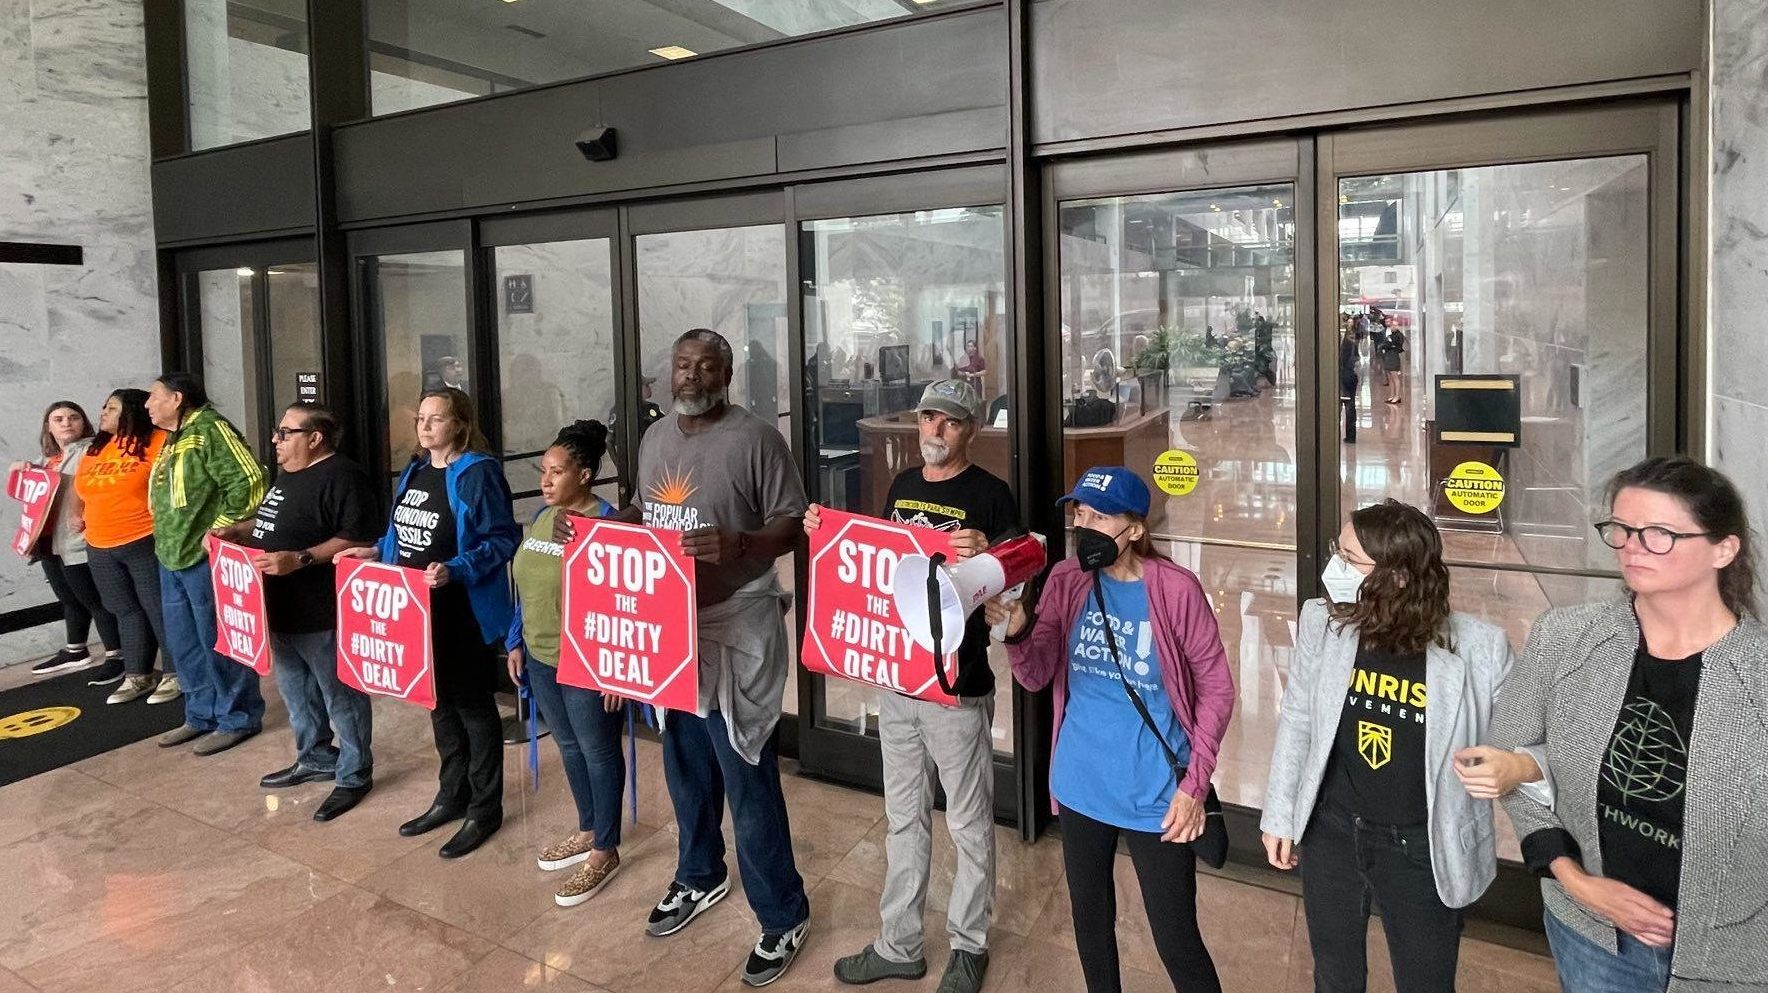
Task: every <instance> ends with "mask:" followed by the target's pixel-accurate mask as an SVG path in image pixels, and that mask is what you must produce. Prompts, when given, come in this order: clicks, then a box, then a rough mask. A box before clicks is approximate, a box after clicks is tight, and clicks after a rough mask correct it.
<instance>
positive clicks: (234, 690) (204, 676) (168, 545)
mask: <svg viewBox="0 0 1768 993" xmlns="http://www.w3.org/2000/svg"><path fill="white" fill-rule="evenodd" d="M146 403H147V412H148V415H149V416H150V417H151V418H153V423H154V426H155V427H158V428H160V429H161V430H164V431H167V432H169V433H170V436H169V437H168V438H167V439H166V443H165V446H164V447H163V448H161V450H160V454H159V457H158V458H156V459H155V460H154V463H153V470H152V472H151V474H150V476H149V483H148V502H149V505H150V507H151V508H152V510H153V547H154V554H155V556H157V557H158V558H159V562H160V597H161V600H162V603H163V607H164V610H165V623H166V652H167V653H168V654H169V655H171V656H172V657H173V658H175V659H176V660H177V661H176V663H175V664H176V667H177V675H176V677H175V678H176V679H177V680H178V686H179V688H180V689H181V690H183V692H184V724H183V726H182V727H176V728H173V729H172V730H170V731H167V732H166V733H165V734H163V735H160V738H159V743H160V746H161V747H162V748H171V747H173V746H175V745H182V744H184V743H185V742H188V741H191V740H193V739H196V738H201V739H202V740H201V741H199V742H197V745H196V749H195V751H196V754H198V755H214V754H215V753H217V752H224V751H226V750H227V749H229V748H232V747H233V746H235V745H237V744H239V743H240V742H242V741H244V740H246V739H247V738H250V737H252V736H253V735H255V734H257V733H258V731H259V730H260V729H261V728H262V727H263V720H264V698H263V696H261V695H260V694H259V692H258V674H257V673H255V672H253V671H252V670H250V669H248V668H246V667H245V666H243V665H240V664H239V663H238V662H235V661H233V660H232V659H229V658H226V657H224V656H222V655H221V654H220V653H219V652H217V651H215V637H216V635H215V591H214V587H213V586H211V585H210V581H209V558H208V550H207V548H205V547H204V542H205V539H206V538H207V537H208V534H209V532H210V531H213V530H217V529H220V528H225V527H229V526H231V525H233V524H237V523H239V522H240V521H242V520H245V519H247V518H249V517H250V516H251V514H252V512H253V511H254V510H256V509H258V503H259V501H261V500H263V499H264V467H263V466H261V465H259V464H258V460H257V459H256V458H255V457H254V456H253V455H252V452H251V449H249V448H247V447H246V442H245V438H244V437H242V436H241V435H240V433H239V429H238V428H236V427H234V426H233V423H232V422H230V421H229V420H227V418H225V417H223V416H221V413H220V412H219V411H217V410H216V409H215V408H214V407H213V406H211V405H210V404H209V394H208V392H207V391H206V390H205V389H204V388H203V381H202V379H201V378H199V377H198V376H196V375H195V374H193V373H188V372H169V373H166V374H165V375H163V376H161V377H160V378H159V379H156V380H154V384H153V389H151V390H149V391H148V392H147V401H146ZM156 695H157V694H156Z"/></svg>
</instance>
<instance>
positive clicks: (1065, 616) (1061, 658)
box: [1007, 558, 1234, 806]
mask: <svg viewBox="0 0 1768 993" xmlns="http://www.w3.org/2000/svg"><path fill="white" fill-rule="evenodd" d="M1142 580H1143V582H1144V583H1145V584H1146V585H1147V589H1148V616H1149V620H1150V621H1152V622H1153V625H1154V649H1155V655H1156V657H1158V658H1159V660H1160V674H1161V682H1162V683H1164V684H1165V686H1166V695H1167V698H1168V699H1169V700H1171V701H1172V702H1173V711H1174V713H1175V714H1177V716H1178V718H1179V726H1180V727H1182V728H1184V729H1185V735H1186V736H1187V737H1189V738H1190V739H1191V765H1190V767H1189V768H1187V769H1186V771H1185V779H1184V781H1183V782H1181V783H1180V784H1179V788H1180V789H1181V790H1184V791H1185V792H1186V793H1189V794H1190V795H1191V796H1193V797H1196V798H1197V799H1199V800H1202V799H1203V798H1204V796H1205V795H1206V794H1208V792H1209V780H1210V777H1211V776H1212V775H1214V774H1215V766H1216V756H1217V755H1218V754H1220V751H1221V746H1222V736H1223V735H1225V734H1227V731H1228V719H1229V718H1230V717H1232V716H1233V714H1234V676H1233V673H1232V672H1231V671H1230V670H1229V668H1228V653H1227V651H1226V650H1225V649H1224V648H1223V647H1222V638H1221V633H1220V631H1218V630H1217V628H1216V619H1215V612H1214V611H1213V610H1212V609H1211V608H1210V605H1209V600H1208V598H1207V597H1205V596H1204V595H1203V584H1202V583H1200V582H1198V581H1197V577H1196V576H1195V575H1193V574H1192V573H1191V571H1190V570H1189V569H1186V568H1184V567H1183V566H1179V565H1175V564H1173V563H1172V562H1169V561H1167V560H1166V559H1160V558H1146V559H1143V560H1142ZM1092 591H1093V577H1092V575H1091V574H1090V573H1086V572H1083V571H1081V568H1080V565H1079V564H1078V563H1077V562H1076V561H1075V560H1074V559H1065V560H1063V561H1062V562H1060V563H1058V564H1057V565H1056V568H1055V569H1053V570H1051V572H1050V578H1049V579H1048V580H1047V581H1046V582H1045V583H1044V592H1043V595H1042V597H1041V599H1040V604H1039V610H1038V616H1037V620H1036V621H1035V622H1034V623H1033V625H1032V628H1031V633H1030V634H1029V635H1027V636H1026V637H1025V638H1024V639H1023V640H1021V641H1019V642H1017V643H1011V644H1008V645H1007V658H1008V659H1009V660H1010V661H1011V662H1012V663H1013V678H1014V679H1017V680H1018V681H1019V684H1020V685H1021V686H1024V687H1025V688H1026V689H1028V690H1041V689H1043V688H1044V687H1046V686H1052V685H1053V686H1054V697H1055V705H1056V714H1055V716H1056V721H1055V730H1054V731H1053V732H1052V733H1051V735H1050V756H1051V757H1052V758H1054V757H1055V755H1056V741H1057V739H1059V738H1060V737H1061V736H1062V710H1063V707H1064V706H1065V705H1066V704H1067V702H1068V641H1069V634H1070V632H1071V631H1072V629H1073V627H1074V621H1075V619H1076V618H1077V617H1079V616H1080V613H1081V610H1082V608H1083V607H1084V606H1085V605H1086V603H1087V600H1088V598H1090V597H1091V596H1092ZM1052 806H1054V804H1053V803H1052Z"/></svg>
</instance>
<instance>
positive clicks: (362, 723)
mask: <svg viewBox="0 0 1768 993" xmlns="http://www.w3.org/2000/svg"><path fill="white" fill-rule="evenodd" d="M270 654H271V657H272V658H274V659H275V660H276V666H275V668H274V669H272V670H271V671H272V672H273V673H274V674H275V676H276V688H277V690H279V691H280V692H281V693H282V702H283V703H284V704H286V705H287V706H288V710H289V728H290V730H292V731H294V732H295V758H296V761H298V762H300V763H301V764H302V765H304V766H307V767H308V768H310V769H321V770H323V771H325V772H330V773H335V774H336V777H337V784H338V785H339V786H343V787H346V788H348V789H366V788H368V787H369V786H370V785H372V784H373V783H374V754H373V752H372V751H371V750H370V748H371V746H372V744H373V741H374V708H373V707H372V705H371V704H370V702H369V699H368V694H366V693H361V692H358V691H357V690H354V689H351V688H350V687H348V686H345V685H344V681H343V680H341V679H339V678H338V640H337V632H336V631H311V632H307V633H304V634H281V633H278V632H275V631H272V632H270ZM328 718H329V722H328ZM333 731H336V732H337V743H336V744H333V743H332V732H333Z"/></svg>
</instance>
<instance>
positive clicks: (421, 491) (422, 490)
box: [393, 459, 456, 569]
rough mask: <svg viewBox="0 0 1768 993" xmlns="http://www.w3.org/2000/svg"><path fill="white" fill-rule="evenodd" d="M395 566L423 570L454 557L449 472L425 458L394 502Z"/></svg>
mask: <svg viewBox="0 0 1768 993" xmlns="http://www.w3.org/2000/svg"><path fill="white" fill-rule="evenodd" d="M393 537H394V539H395V540H394V548H395V550H396V551H397V556H398V557H397V558H396V559H395V563H396V564H397V565H402V566H405V567H407V568H410V569H422V568H423V567H425V566H427V565H429V564H431V563H432V562H446V561H448V560H449V559H451V558H454V556H455V554H456V549H455V544H456V542H455V536H454V510H453V508H451V507H449V506H448V470H447V469H438V468H436V467H435V466H434V465H431V464H430V462H429V460H428V459H425V460H424V461H423V462H420V463H419V464H418V465H417V467H416V468H414V469H412V471H411V477H410V479H408V480H407V481H406V485H405V492H404V493H401V494H399V499H398V500H396V501H394V503H393Z"/></svg>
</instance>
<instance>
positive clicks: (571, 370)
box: [493, 238, 620, 523]
mask: <svg viewBox="0 0 1768 993" xmlns="http://www.w3.org/2000/svg"><path fill="white" fill-rule="evenodd" d="M493 253H494V270H495V273H496V279H495V283H494V287H495V289H496V292H497V310H496V313H497V345H498V369H499V377H498V381H499V384H500V385H501V387H502V392H503V405H502V406H503V449H504V451H503V465H504V474H505V476H506V478H507V479H508V480H509V484H510V490H511V492H513V493H515V494H516V519H517V520H518V521H522V522H524V523H525V522H526V521H528V520H529V519H530V518H532V517H533V515H534V514H535V513H536V512H537V511H538V510H539V509H540V506H541V503H542V501H541V499H540V495H539V485H540V484H539V479H540V456H541V454H542V453H544V452H545V451H546V448H547V446H548V445H551V444H552V440H553V439H554V438H555V437H557V436H558V433H559V429H560V428H562V427H564V426H565V425H567V424H570V423H571V422H572V421H576V420H598V421H601V422H602V423H603V424H606V425H607V426H608V427H609V429H610V430H613V429H614V428H615V426H616V424H615V421H616V413H617V411H616V409H615V407H616V403H615V385H614V350H615V349H614V292H613V288H614V276H613V255H612V242H611V241H610V240H609V239H607V238H586V239H582V240H577V241H556V242H547V243H544V244H532V245H504V246H500V247H498V248H496V249H493ZM609 453H610V456H611V455H612V454H613V448H612V445H611V447H610V450H609ZM601 471H602V478H605V479H607V480H608V481H607V482H606V483H603V484H602V485H600V486H597V487H596V493H597V494H599V495H600V496H601V497H602V498H603V499H605V500H607V501H608V502H610V503H613V504H616V505H617V504H618V503H619V502H620V492H619V486H618V485H617V484H616V483H615V482H614V479H613V476H614V474H615V469H614V462H613V461H612V460H611V459H610V460H609V461H606V462H604V463H603V465H602V470H601Z"/></svg>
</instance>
